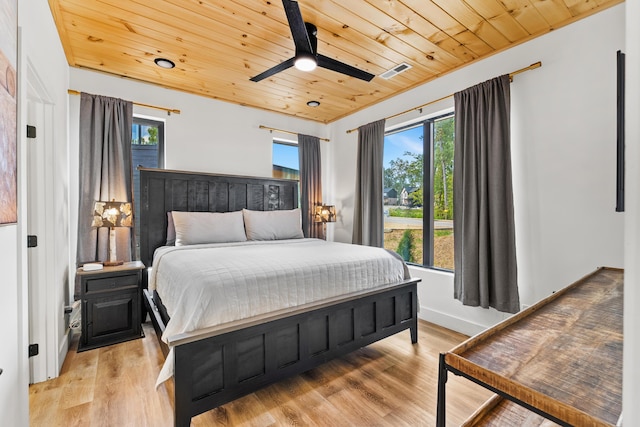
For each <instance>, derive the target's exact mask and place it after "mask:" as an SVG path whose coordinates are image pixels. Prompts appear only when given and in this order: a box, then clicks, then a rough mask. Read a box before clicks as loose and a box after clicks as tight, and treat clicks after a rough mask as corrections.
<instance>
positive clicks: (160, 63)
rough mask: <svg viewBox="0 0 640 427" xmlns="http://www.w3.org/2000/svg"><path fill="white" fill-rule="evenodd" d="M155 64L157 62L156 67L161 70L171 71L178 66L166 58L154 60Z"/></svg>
mask: <svg viewBox="0 0 640 427" xmlns="http://www.w3.org/2000/svg"><path fill="white" fill-rule="evenodd" d="M153 62H155V63H156V65H157V66H158V67H161V68H167V69H170V68H173V67H175V66H176V64H174V63H173V61H170V60H168V59H166V58H156V59H154V60H153Z"/></svg>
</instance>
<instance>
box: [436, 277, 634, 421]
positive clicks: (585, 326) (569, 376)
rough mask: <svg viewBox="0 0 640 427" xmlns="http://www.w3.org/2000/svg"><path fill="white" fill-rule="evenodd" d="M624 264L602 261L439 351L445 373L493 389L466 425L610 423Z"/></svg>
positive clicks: (617, 405)
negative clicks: (570, 281) (536, 300)
mask: <svg viewBox="0 0 640 427" xmlns="http://www.w3.org/2000/svg"><path fill="white" fill-rule="evenodd" d="M623 289H624V287H623V271H622V270H620V269H613V268H607V267H603V268H600V269H598V270H596V271H595V272H593V273H591V274H589V275H587V276H585V277H583V278H582V279H580V280H578V281H577V282H575V283H573V284H572V285H570V286H568V287H566V288H564V289H562V290H560V291H558V292H556V293H554V294H553V295H551V296H549V297H548V298H546V299H544V300H542V301H540V302H539V303H537V304H535V305H533V306H531V307H529V308H528V309H526V310H524V311H522V312H520V313H518V314H516V315H514V316H512V317H510V318H509V319H507V320H505V321H504V322H501V323H499V324H498V325H496V326H494V327H493V328H490V329H488V330H486V331H485V332H483V333H481V334H479V335H476V336H475V337H472V338H470V339H469V340H467V341H465V342H463V343H462V344H460V345H459V346H457V347H455V348H454V349H453V350H451V351H449V352H446V353H442V354H441V355H440V372H439V379H438V415H437V417H438V418H437V425H438V426H440V427H444V426H445V416H446V414H445V394H446V382H447V375H448V373H449V372H452V373H454V374H456V375H460V376H463V377H465V378H467V379H469V380H471V381H473V382H475V383H477V384H480V385H481V386H483V387H485V388H488V389H489V390H492V391H493V392H494V393H496V395H495V396H494V397H493V398H492V399H490V400H489V401H487V403H485V405H483V406H482V407H481V408H480V409H479V410H478V411H476V413H475V414H474V415H472V417H471V418H470V419H469V420H467V422H466V424H465V426H479V425H482V426H491V425H496V426H497V425H540V424H542V422H544V421H545V420H544V418H546V419H548V420H551V421H553V422H555V423H557V424H559V425H562V426H583V425H589V426H614V425H616V423H617V421H618V419H619V417H620V413H621V410H622V343H623V336H622V324H623V314H622V309H623ZM543 417H544V418H543Z"/></svg>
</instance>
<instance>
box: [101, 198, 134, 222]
mask: <svg viewBox="0 0 640 427" xmlns="http://www.w3.org/2000/svg"><path fill="white" fill-rule="evenodd" d="M91 225H92V226H93V227H132V226H133V212H132V210H131V203H129V202H116V201H111V202H96V203H95V205H94V208H93V223H92V224H91Z"/></svg>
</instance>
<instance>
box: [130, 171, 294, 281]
mask: <svg viewBox="0 0 640 427" xmlns="http://www.w3.org/2000/svg"><path fill="white" fill-rule="evenodd" d="M139 170H140V212H139V215H140V260H141V261H142V262H143V263H144V265H146V266H147V267H150V266H151V262H152V261H153V253H154V251H155V250H156V249H157V248H158V247H160V246H163V245H164V244H165V242H166V241H167V212H170V211H186V212H232V211H238V210H242V209H251V210H257V211H271V210H280V209H294V208H297V207H298V181H294V180H290V179H278V178H258V177H246V176H234V175H218V174H210V173H201V172H185V171H175V170H167V169H149V168H143V167H140V168H139ZM145 283H146V282H145Z"/></svg>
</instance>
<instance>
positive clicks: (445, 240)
mask: <svg viewBox="0 0 640 427" xmlns="http://www.w3.org/2000/svg"><path fill="white" fill-rule="evenodd" d="M453 132H454V116H453V114H447V115H442V116H438V117H435V118H431V119H427V120H424V121H422V122H419V123H415V124H412V125H410V126H406V127H402V128H399V129H394V130H392V131H389V132H387V133H386V135H385V138H384V160H383V162H384V166H383V167H384V171H383V172H384V185H383V186H384V190H383V191H384V194H383V197H384V247H385V248H387V249H391V250H393V251H396V252H397V253H399V254H400V255H401V256H402V257H403V258H404V259H405V260H406V261H407V262H409V263H413V264H419V265H424V266H426V267H435V268H441V269H445V270H453V268H454V264H453ZM425 190H426V191H425Z"/></svg>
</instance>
